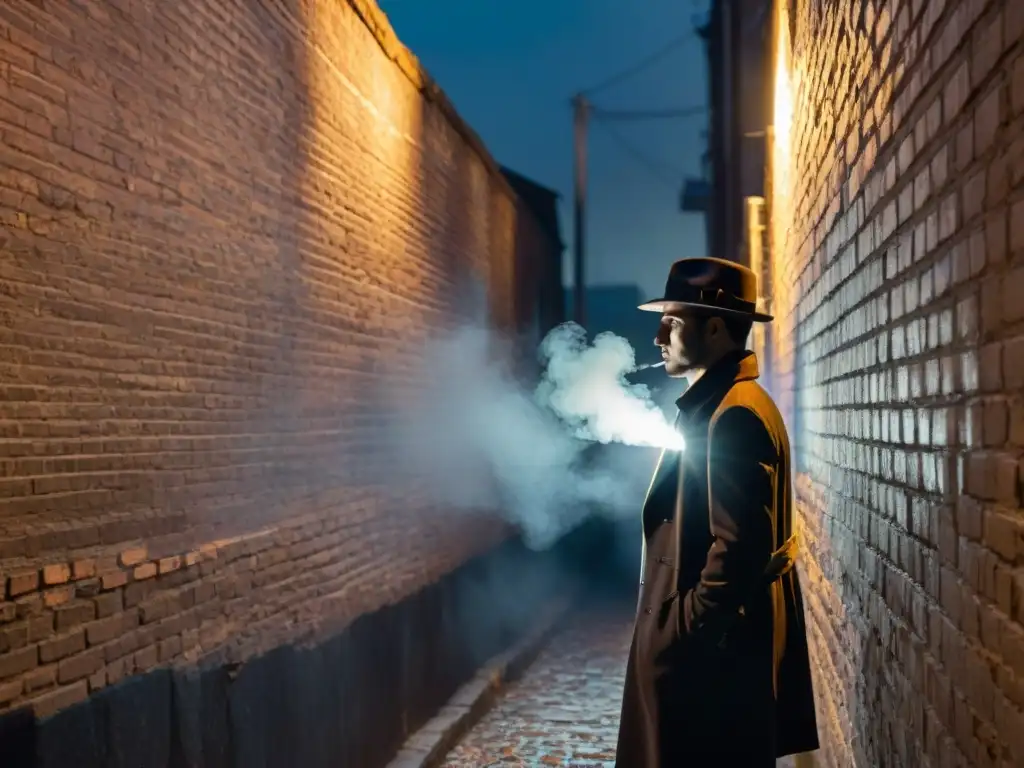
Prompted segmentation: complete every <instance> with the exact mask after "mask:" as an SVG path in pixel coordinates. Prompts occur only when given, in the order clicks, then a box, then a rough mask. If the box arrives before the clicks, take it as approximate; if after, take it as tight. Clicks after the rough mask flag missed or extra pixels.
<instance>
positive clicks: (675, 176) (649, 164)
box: [594, 120, 686, 192]
mask: <svg viewBox="0 0 1024 768" xmlns="http://www.w3.org/2000/svg"><path fill="white" fill-rule="evenodd" d="M594 123H595V124H597V125H600V126H601V127H602V128H603V129H604V131H605V132H606V133H607V134H608V135H609V136H610V137H611V139H612V140H613V141H615V143H616V144H618V145H619V148H620V149H621V150H622V151H623V152H625V153H626V154H627V155H629V156H630V157H632V158H633V160H634V161H635V162H636V163H637V164H638V165H640V166H642V167H643V168H644V169H645V170H646V171H647V172H648V173H649V174H651V176H653V177H654V178H655V179H657V180H658V181H660V182H661V183H663V184H666V185H667V186H668V187H669V188H671V190H672V191H673V192H678V191H679V187H680V185H681V184H682V180H683V177H684V176H685V175H686V174H685V173H683V172H682V171H681V170H679V169H678V168H675V167H673V166H672V165H670V164H669V163H665V162H664V161H660V160H656V159H655V158H652V157H651V156H650V155H648V154H647V153H646V152H644V151H643V150H641V149H639V148H637V147H636V146H635V145H634V144H633V143H632V142H630V141H629V140H628V139H626V138H625V137H624V136H623V135H622V134H621V133H619V132H618V131H616V130H615V129H614V128H612V126H611V125H610V124H609V123H608V121H606V120H595V121H594Z"/></svg>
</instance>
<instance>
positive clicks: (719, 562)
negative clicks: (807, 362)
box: [680, 406, 779, 635]
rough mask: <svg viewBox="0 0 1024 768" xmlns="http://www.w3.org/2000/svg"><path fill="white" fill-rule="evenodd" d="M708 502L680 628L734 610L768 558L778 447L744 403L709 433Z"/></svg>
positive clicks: (693, 628)
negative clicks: (696, 574) (703, 555)
mask: <svg viewBox="0 0 1024 768" xmlns="http://www.w3.org/2000/svg"><path fill="white" fill-rule="evenodd" d="M708 451H709V462H708V463H709V469H708V506H709V514H710V523H711V534H712V536H713V537H714V538H713V543H712V544H711V548H710V549H709V550H708V554H707V561H706V562H705V564H704V568H703V570H702V571H701V576H700V581H699V582H698V584H697V586H696V587H694V588H693V589H691V590H689V592H687V593H686V595H685V596H684V598H683V606H682V608H683V610H682V617H681V619H682V622H681V623H682V624H683V626H682V627H680V630H681V632H682V633H683V634H686V635H692V634H694V633H696V632H699V631H700V630H701V629H702V628H704V627H708V626H709V625H714V624H716V623H717V621H716V620H717V619H719V618H725V617H728V616H732V615H735V612H736V611H738V610H739V608H740V606H741V605H743V602H744V600H745V599H746V598H747V597H748V596H749V595H750V594H751V591H752V590H753V589H754V588H755V587H756V582H757V580H758V579H759V578H760V577H761V575H762V574H763V573H764V569H765V567H766V566H767V564H768V561H769V560H770V559H771V554H772V548H773V547H772V545H773V543H774V542H773V528H774V526H773V520H772V515H773V508H774V493H775V492H774V488H775V472H776V469H777V467H778V459H779V457H778V450H777V448H776V447H775V442H774V441H773V440H772V437H771V435H770V434H769V432H768V429H767V427H766V426H765V424H764V422H762V421H761V419H760V418H759V417H758V416H757V414H755V413H754V412H753V411H752V410H750V409H749V408H746V407H743V406H733V407H730V408H728V409H727V410H726V411H724V412H723V413H722V414H721V416H719V418H718V420H717V421H716V422H715V424H714V426H713V427H712V430H711V434H710V435H709V445H708Z"/></svg>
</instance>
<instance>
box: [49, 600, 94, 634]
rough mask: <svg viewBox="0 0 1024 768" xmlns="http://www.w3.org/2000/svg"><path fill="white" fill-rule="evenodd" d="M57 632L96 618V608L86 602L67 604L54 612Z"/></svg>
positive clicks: (89, 602)
mask: <svg viewBox="0 0 1024 768" xmlns="http://www.w3.org/2000/svg"><path fill="white" fill-rule="evenodd" d="M54 615H55V617H56V624H57V631H58V632H64V631H66V630H69V629H72V628H74V627H76V626H78V625H79V624H84V623H85V622H87V621H92V620H93V619H94V618H95V617H96V606H95V605H94V604H93V603H92V602H91V601H88V600H81V601H78V602H73V603H69V604H68V605H64V606H61V607H60V608H57V609H56V610H55V611H54Z"/></svg>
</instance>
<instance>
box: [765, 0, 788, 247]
mask: <svg viewBox="0 0 1024 768" xmlns="http://www.w3.org/2000/svg"><path fill="white" fill-rule="evenodd" d="M775 13H776V24H775V28H776V30H777V32H776V39H775V46H776V57H775V104H774V110H773V111H774V114H773V117H772V122H773V126H772V127H773V144H774V146H773V147H772V180H771V181H772V222H771V238H772V252H773V253H776V254H781V253H783V252H784V250H785V248H786V245H787V242H786V235H787V234H788V229H789V228H788V223H789V221H790V220H791V216H790V214H791V211H790V209H789V198H790V181H791V165H792V147H791V141H792V130H793V92H794V83H793V79H794V73H793V72H792V71H791V68H790V58H789V50H790V44H791V43H790V39H789V8H788V4H787V2H786V0H777V2H776V3H775Z"/></svg>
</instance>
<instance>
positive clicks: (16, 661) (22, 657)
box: [0, 645, 39, 680]
mask: <svg viewBox="0 0 1024 768" xmlns="http://www.w3.org/2000/svg"><path fill="white" fill-rule="evenodd" d="M38 663H39V647H38V646H35V645H30V646H28V647H27V648H20V649H18V650H16V651H8V652H6V653H4V654H3V655H0V680H3V679H5V678H9V677H14V676H16V675H20V674H22V673H24V672H28V671H29V670H30V669H32V668H34V667H35V666H36V665H37V664H38Z"/></svg>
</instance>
